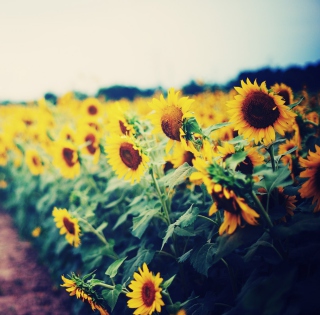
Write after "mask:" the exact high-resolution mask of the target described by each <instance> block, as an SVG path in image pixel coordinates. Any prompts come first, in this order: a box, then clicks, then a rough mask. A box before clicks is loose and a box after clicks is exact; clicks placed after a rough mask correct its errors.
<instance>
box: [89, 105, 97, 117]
mask: <svg viewBox="0 0 320 315" xmlns="http://www.w3.org/2000/svg"><path fill="white" fill-rule="evenodd" d="M97 112H98V109H97V107H96V106H95V105H90V106H89V107H88V113H89V114H90V115H96V114H97Z"/></svg>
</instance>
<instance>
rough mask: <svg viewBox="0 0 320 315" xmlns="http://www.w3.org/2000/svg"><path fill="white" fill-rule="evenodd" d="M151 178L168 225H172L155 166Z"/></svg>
mask: <svg viewBox="0 0 320 315" xmlns="http://www.w3.org/2000/svg"><path fill="white" fill-rule="evenodd" d="M151 177H152V180H153V183H154V186H155V188H156V191H157V193H158V196H159V199H160V201H161V205H162V209H163V212H164V214H165V216H166V219H167V224H168V225H170V224H171V221H170V216H169V211H168V208H167V203H166V200H165V198H164V195H163V194H162V193H161V190H160V187H159V184H158V181H157V179H156V177H155V174H154V170H153V166H152V168H151Z"/></svg>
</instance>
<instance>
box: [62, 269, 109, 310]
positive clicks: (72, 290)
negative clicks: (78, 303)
mask: <svg viewBox="0 0 320 315" xmlns="http://www.w3.org/2000/svg"><path fill="white" fill-rule="evenodd" d="M88 276H89V275H86V276H84V277H83V278H81V277H79V276H77V275H76V274H75V273H72V274H71V276H69V278H66V277H65V276H63V275H62V276H61V279H62V281H63V284H61V286H62V287H65V288H66V291H67V292H68V293H69V294H70V296H74V295H75V296H76V298H77V299H81V300H82V302H87V303H89V304H90V306H91V309H92V310H93V311H95V310H98V311H99V312H100V315H109V313H108V312H107V310H106V309H105V308H104V306H103V305H102V303H103V301H102V299H101V298H100V297H99V296H98V294H97V292H96V291H95V290H94V287H93V285H92V284H91V283H90V280H89V281H86V279H87V277H88Z"/></svg>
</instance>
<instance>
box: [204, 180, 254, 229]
mask: <svg viewBox="0 0 320 315" xmlns="http://www.w3.org/2000/svg"><path fill="white" fill-rule="evenodd" d="M211 196H212V198H213V199H214V201H215V202H214V203H213V206H212V207H211V208H210V210H209V215H212V214H214V213H215V212H217V211H218V209H223V210H224V221H223V223H222V224H221V226H220V228H219V234H220V235H222V234H223V233H224V232H225V231H226V232H227V233H228V234H232V233H233V232H234V231H235V230H236V228H237V226H238V225H239V226H242V221H243V220H244V221H245V222H247V223H248V224H250V225H257V224H258V222H257V220H256V218H259V214H258V213H256V211H255V210H253V209H252V208H250V207H249V205H248V204H246V202H245V200H244V198H242V197H239V196H237V195H236V194H235V193H234V191H233V190H229V189H227V188H226V187H222V186H221V185H219V184H216V185H214V189H213V190H212V192H211Z"/></svg>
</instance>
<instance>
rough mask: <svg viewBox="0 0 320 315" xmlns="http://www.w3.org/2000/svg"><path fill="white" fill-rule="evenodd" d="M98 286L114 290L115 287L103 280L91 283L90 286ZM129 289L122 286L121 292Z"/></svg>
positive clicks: (125, 292) (124, 292)
mask: <svg viewBox="0 0 320 315" xmlns="http://www.w3.org/2000/svg"><path fill="white" fill-rule="evenodd" d="M95 286H100V287H103V288H106V289H109V290H114V289H115V288H116V286H115V285H110V284H106V283H104V282H97V283H94V284H93V285H92V287H95ZM128 292H129V291H128V290H127V289H126V288H122V290H121V293H123V294H127V293H128Z"/></svg>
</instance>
